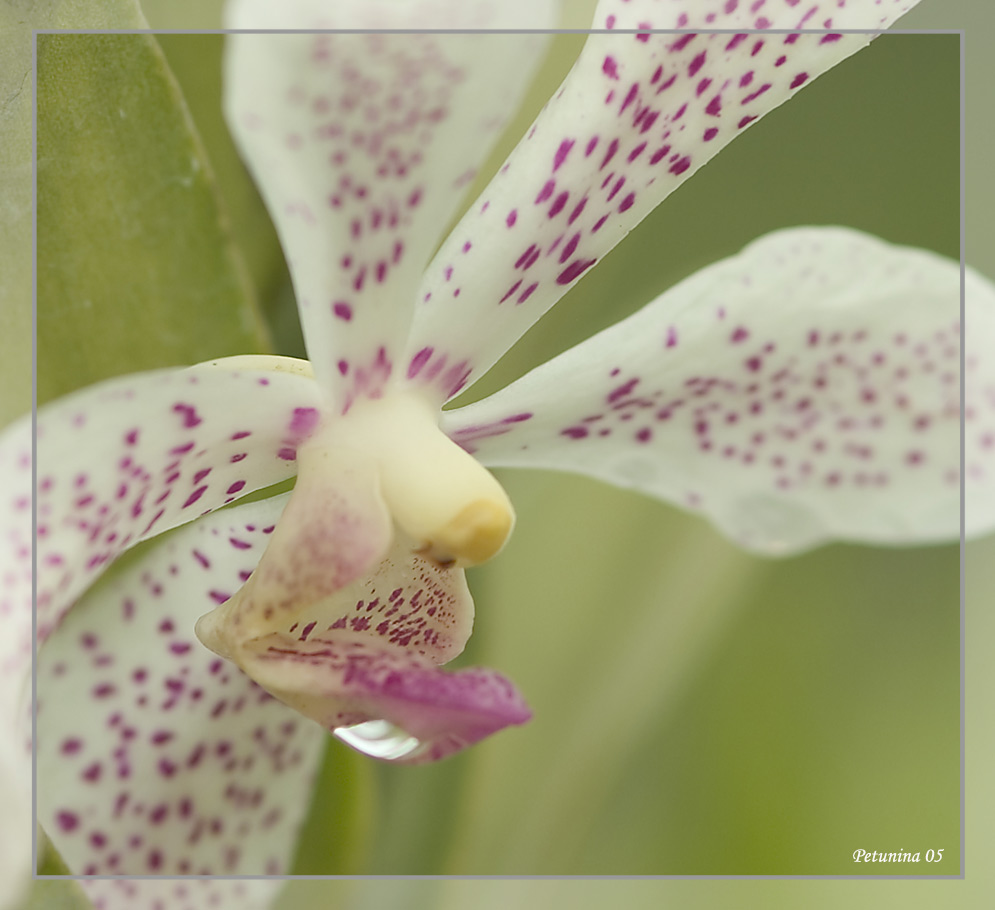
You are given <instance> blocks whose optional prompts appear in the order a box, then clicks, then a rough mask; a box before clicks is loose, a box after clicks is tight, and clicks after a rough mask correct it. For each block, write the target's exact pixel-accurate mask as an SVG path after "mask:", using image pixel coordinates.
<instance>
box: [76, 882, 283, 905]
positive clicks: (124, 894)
mask: <svg viewBox="0 0 995 910" xmlns="http://www.w3.org/2000/svg"><path fill="white" fill-rule="evenodd" d="M283 884H284V883H283V882H282V881H280V880H279V879H270V880H266V879H263V880H258V879H257V880H246V879H242V880H235V881H232V880H231V879H170V880H166V881H157V880H156V879H147V878H146V879H89V880H84V881H81V882H80V883H79V885H80V887H81V888H82V889H83V891H84V892H85V893H86V895H87V897H89V898H90V900H91V901H92V902H93V906H94V907H95V908H96V910H205V908H208V910H266V908H268V907H271V906H272V905H273V903H274V900H275V898H276V895H277V893H278V892H279V890H280V889H281V888H282V887H283Z"/></svg>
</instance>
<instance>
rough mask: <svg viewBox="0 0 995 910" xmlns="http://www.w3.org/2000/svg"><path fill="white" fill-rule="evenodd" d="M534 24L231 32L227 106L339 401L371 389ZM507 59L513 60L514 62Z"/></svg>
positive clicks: (294, 6) (316, 16) (353, 17)
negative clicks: (525, 30)
mask: <svg viewBox="0 0 995 910" xmlns="http://www.w3.org/2000/svg"><path fill="white" fill-rule="evenodd" d="M554 11H555V4H554V3H552V2H551V0H538V2H536V0H514V2H506V3H501V4H496V3H490V2H482V0H472V2H465V0H464V2H456V0H447V2H443V3H438V2H427V0H419V2H410V3H405V4H397V3H393V4H385V3H368V2H363V3H358V2H352V3H317V2H314V0H309V2H300V0H298V2H293V3H280V4H273V3H268V2H261V0H253V2H241V3H236V4H233V6H232V7H231V9H230V13H229V18H228V24H229V26H230V27H232V28H247V27H251V28H287V27H293V28H308V29H341V28H359V29H371V28H388V27H389V28H417V29H425V28H432V27H440V28H445V29H457V30H458V29H461V28H501V27H508V26H514V25H516V24H518V25H521V24H522V21H523V20H527V21H528V24H529V25H530V26H531V27H539V28H542V27H544V26H545V27H548V26H551V25H553V24H555V19H554ZM545 43H546V36H543V35H480V34H469V35H468V34H449V35H432V34H411V33H409V34H383V33H379V34H377V33H367V34H329V33H327V32H326V33H322V34H312V35H273V34H268V35H260V34H256V35H233V36H231V37H230V39H229V44H228V54H227V58H226V101H225V105H226V114H227V118H228V122H229V124H230V126H231V129H232V132H233V134H234V135H235V137H236V140H237V141H238V143H239V145H240V147H241V149H242V153H243V155H244V156H245V158H246V160H247V162H248V164H249V166H250V168H251V169H252V171H253V173H254V175H255V177H256V180H257V182H258V183H259V185H260V187H261V189H262V192H263V195H264V197H265V199H266V202H267V205H268V207H269V210H270V212H271V214H272V217H273V219H274V222H275V224H276V227H277V230H278V231H279V233H280V236H281V238H282V242H283V245H284V249H285V251H286V255H287V259H288V263H289V266H290V271H291V274H292V276H293V279H294V285H295V289H296V292H297V299H298V307H299V310H300V315H301V322H302V324H303V327H304V333H305V338H306V341H307V346H308V353H309V356H310V358H311V360H312V361H313V362H314V364H315V371H316V374H317V376H318V379H319V381H320V382H321V384H322V386H323V387H324V388H325V389H326V390H327V391H328V393H329V394H330V395H331V396H332V397H333V398H334V399H335V400H336V402H337V404H338V406H339V407H340V408H341V410H346V409H348V407H349V404H350V403H351V402H352V401H353V400H354V399H355V398H357V397H361V396H376V395H377V394H378V392H379V390H380V389H381V388H382V387H383V385H384V383H385V382H386V380H387V378H388V377H389V376H390V374H391V371H392V369H393V366H394V361H395V359H396V358H397V357H398V356H399V347H400V346H401V345H403V341H404V338H405V336H406V333H407V329H408V324H409V322H410V316H411V310H412V306H413V304H414V299H415V292H416V290H417V286H418V281H419V278H420V276H421V273H422V270H423V269H424V267H425V263H426V262H427V261H428V258H429V256H430V255H431V253H432V251H433V250H434V248H435V246H436V245H437V243H438V242H439V240H440V238H441V234H442V231H443V228H444V227H445V225H446V223H447V221H448V219H449V218H450V217H451V216H452V214H453V211H454V208H455V206H456V204H457V203H458V202H459V200H460V198H461V197H462V196H463V194H464V192H465V190H466V187H467V185H468V184H469V182H470V181H471V180H472V178H473V176H474V175H475V173H476V169H477V167H478V166H479V165H480V163H481V161H482V160H483V158H484V156H485V155H486V154H487V152H488V151H489V150H490V148H491V146H492V144H493V143H494V141H495V140H496V138H497V137H498V135H499V134H500V130H501V127H502V126H503V124H504V123H505V121H506V120H507V118H508V117H509V115H510V114H512V113H513V112H514V110H515V108H516V107H517V104H518V102H519V100H520V98H521V96H522V94H523V92H524V89H525V87H526V85H527V84H528V81H529V79H530V77H531V75H532V73H533V71H534V69H535V67H536V66H537V64H538V62H539V58H540V56H541V53H542V51H543V48H544V47H545ZM509 59H512V60H514V64H513V65H511V66H509V64H508V61H509Z"/></svg>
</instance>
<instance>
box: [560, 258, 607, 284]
mask: <svg viewBox="0 0 995 910" xmlns="http://www.w3.org/2000/svg"><path fill="white" fill-rule="evenodd" d="M597 261H598V260H597V259H575V260H574V261H573V262H571V263H570V265H568V266H567V267H566V268H565V269H564V270H563V271H562V272H560V274H559V275H557V276H556V283H557V284H570V282H571V281H574V280H575V279H577V278H579V277H580V275H581V274H582V273H583V272H585V271H586V270H587V269H589V268H590V267H591V266H592V265H594V263H595V262H597Z"/></svg>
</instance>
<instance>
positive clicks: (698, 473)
mask: <svg viewBox="0 0 995 910" xmlns="http://www.w3.org/2000/svg"><path fill="white" fill-rule="evenodd" d="M959 278H960V276H959V269H958V266H957V263H954V262H950V261H949V260H945V259H942V258H941V257H938V256H936V255H934V254H932V253H927V252H924V251H921V250H913V249H908V248H901V247H893V246H890V245H888V244H885V243H883V242H882V241H880V240H876V239H874V238H871V237H869V236H867V235H864V234H861V233H859V232H856V231H851V230H847V229H843V228H798V229H793V230H786V231H781V232H777V233H774V234H770V235H768V236H766V237H764V238H761V239H760V240H758V241H756V242H755V243H753V244H751V245H750V246H748V247H747V248H746V249H745V250H744V251H743V252H742V253H740V254H739V255H738V256H735V257H732V258H730V259H727V260H724V261H722V262H719V263H717V264H715V265H713V266H710V267H708V268H706V269H703V270H702V271H700V272H698V273H697V274H695V275H693V276H692V277H690V278H688V279H687V280H686V281H684V282H682V283H681V284H679V285H677V286H676V287H674V288H673V289H671V290H670V291H667V292H666V293H665V294H663V295H662V296H661V297H659V298H658V299H657V300H656V301H654V302H653V303H652V304H650V305H649V306H647V307H646V308H644V309H643V310H642V311H640V312H639V313H637V314H635V315H634V316H632V317H630V318H629V319H627V320H624V321H623V322H621V323H619V324H618V325H616V326H613V327H612V328H610V329H608V330H606V331H604V332H602V333H600V334H598V335H596V336H594V337H593V338H591V339H590V340H588V341H587V342H584V343H583V344H581V345H578V346H577V347H575V348H573V349H572V350H570V351H568V352H566V353H564V354H563V355H561V356H560V357H557V358H555V359H554V360H552V361H550V362H549V363H548V364H545V365H543V366H541V367H539V368H537V369H536V370H534V371H532V372H531V373H529V374H528V375H527V376H525V377H524V378H523V379H521V380H520V381H519V382H517V383H514V384H512V385H511V386H509V387H508V388H507V389H505V390H503V391H502V392H499V393H497V394H496V395H493V396H491V397H490V398H488V399H485V400H484V401H482V402H479V403H477V404H475V405H471V406H469V407H466V408H463V409H460V410H457V411H454V412H450V413H448V414H447V415H446V418H445V421H444V429H445V430H446V431H447V432H448V433H449V434H450V435H451V436H452V438H453V439H454V440H456V441H457V442H460V443H461V444H462V445H464V446H465V447H467V448H468V449H470V450H471V451H473V452H475V454H476V455H477V457H478V458H479V459H480V460H481V461H482V462H484V463H485V464H488V465H495V466H496V465H502V466H523V467H526V466H527V467H545V468H556V469H562V470H571V471H578V472H581V473H585V474H589V475H592V476H594V477H599V478H601V479H603V480H607V481H609V482H611V483H615V484H618V485H619V486H624V487H632V488H635V489H637V490H640V491H642V492H644V493H649V494H651V495H654V496H658V497H660V498H662V499H666V500H668V501H670V502H673V503H676V504H678V505H680V506H682V507H684V508H687V509H691V510H694V511H698V512H701V513H703V514H705V515H706V516H708V517H709V518H710V519H711V520H712V521H713V522H715V523H716V524H717V525H718V526H719V528H721V529H722V530H723V531H724V532H725V533H726V534H728V535H729V536H730V537H732V538H733V539H734V540H736V541H738V542H739V543H741V544H742V545H744V546H746V547H749V548H751V549H756V550H760V551H765V552H771V553H785V552H791V551H795V550H799V549H802V548H805V547H810V546H813V545H815V544H818V543H821V542H823V541H825V540H828V539H831V538H838V539H851V540H862V541H868V542H876V543H915V542H926V541H934V540H941V539H952V538H955V537H956V536H957V534H958V528H959V512H960V508H959V504H960V496H959V484H960V474H959V410H960V399H959V380H960V310H959V297H960V295H959V287H960V282H959ZM967 294H968V301H969V310H968V325H969V326H970V333H971V335H972V337H973V336H976V337H977V338H978V339H979V342H978V343H979V344H980V343H981V342H980V340H981V339H989V341H988V344H989V346H990V344H991V339H992V338H995V289H993V287H992V285H991V284H990V283H989V282H987V281H986V280H984V279H982V278H980V277H978V276H976V275H974V274H973V273H971V272H969V273H968V286H967ZM985 349H987V348H985ZM967 370H968V372H967V387H968V400H967V402H966V414H967V427H968V430H967V451H966V454H967V477H966V483H967V498H968V501H969V502H970V503H971V504H972V509H971V510H970V511H969V518H970V521H969V525H968V533H978V532H980V531H983V530H986V529H990V528H992V527H993V526H995V473H993V470H995V465H993V457H992V456H993V454H995V376H993V372H992V367H991V364H990V363H986V362H985V358H984V357H983V356H982V355H981V348H979V349H978V355H977V356H973V357H969V358H968V361H967Z"/></svg>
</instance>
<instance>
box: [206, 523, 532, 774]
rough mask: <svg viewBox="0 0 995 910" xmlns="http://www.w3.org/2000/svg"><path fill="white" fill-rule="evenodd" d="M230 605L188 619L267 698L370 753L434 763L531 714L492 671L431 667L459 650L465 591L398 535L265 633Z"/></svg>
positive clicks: (464, 634)
mask: <svg viewBox="0 0 995 910" xmlns="http://www.w3.org/2000/svg"><path fill="white" fill-rule="evenodd" d="M283 526H284V525H281V526H280V527H281V528H282V527H283ZM277 533H279V532H277ZM250 586H251V582H250ZM248 589H249V588H248V587H247V589H246V590H248ZM240 611H241V612H243V613H244V610H242V608H241V605H236V606H235V608H234V611H232V610H230V609H229V605H227V604H225V605H222V606H220V607H218V608H217V609H216V610H215V611H214V612H213V613H212V614H209V615H208V616H205V617H204V618H203V619H202V620H201V622H200V623H198V626H197V632H198V635H200V636H201V638H202V639H203V640H205V641H208V642H209V643H211V646H212V647H215V644H217V646H218V650H219V652H222V653H226V654H227V656H229V657H230V658H231V660H233V661H234V662H235V663H237V664H238V665H239V666H240V667H242V669H243V670H245V672H246V673H247V674H248V675H249V676H251V677H252V678H253V679H255V680H256V681H257V682H258V683H259V684H260V685H261V686H263V687H264V688H265V689H267V690H268V691H269V692H271V693H272V694H273V695H275V696H276V697H277V698H279V699H281V700H282V701H284V702H285V703H286V704H288V705H290V706H291V707H293V708H295V709H296V710H298V711H300V712H301V713H302V714H304V715H305V716H306V717H310V718H311V719H313V720H315V721H317V722H318V723H319V724H321V725H322V726H323V727H325V728H326V729H328V730H329V731H333V732H337V733H338V734H339V735H340V737H341V738H342V739H343V740H344V741H345V742H347V743H349V744H350V745H352V746H354V747H356V748H358V749H360V750H361V751H363V752H365V753H367V754H370V755H373V756H375V757H378V758H385V759H388V760H392V761H397V762H402V763H408V764H413V763H420V762H426V761H435V760H437V759H440V758H443V757H445V756H447V755H450V754H452V753H453V752H456V751H458V750H460V749H462V748H465V747H466V746H468V745H471V744H472V743H474V742H476V741H478V740H480V739H482V738H483V737H485V736H487V735H489V734H491V733H494V732H497V731H498V730H500V729H502V728H504V727H506V726H508V725H509V724H520V723H524V722H525V721H526V720H528V718H529V717H530V716H531V713H530V712H529V710H528V708H527V707H526V706H525V704H524V702H523V700H522V698H521V696H520V695H519V694H518V692H517V691H516V690H515V688H514V686H513V685H512V684H511V683H510V682H508V681H507V680H505V679H504V678H503V677H501V676H500V675H498V674H497V673H495V672H494V671H492V670H486V669H466V670H459V671H456V672H453V673H446V672H443V671H441V670H438V669H437V668H436V667H437V665H438V664H442V663H445V662H446V661H448V660H450V659H452V658H453V657H455V656H456V655H458V654H459V653H460V652H461V651H462V650H463V646H464V644H465V643H466V640H467V638H469V636H470V631H471V628H472V625H473V600H472V598H471V596H470V592H469V590H468V589H467V586H466V580H465V578H464V573H463V570H462V569H455V568H443V567H441V566H439V565H437V564H435V563H433V562H432V561H430V560H428V559H424V558H422V557H421V556H419V555H418V554H416V553H412V551H411V541H410V540H406V539H404V538H403V536H400V535H399V537H398V539H396V540H395V541H394V544H393V546H392V548H391V551H390V552H389V553H388V554H387V555H386V557H385V558H384V559H383V560H382V561H381V562H380V563H379V564H378V566H377V567H376V568H375V569H374V571H372V572H371V573H369V574H368V575H367V576H365V577H363V578H360V579H357V580H355V581H353V582H352V583H351V584H349V585H346V586H344V587H342V588H341V589H340V590H338V591H336V592H335V593H334V594H332V595H330V596H327V597H324V598H321V599H316V600H315V601H314V602H313V603H311V604H310V605H309V606H307V607H304V608H302V609H300V610H298V611H296V612H295V613H294V614H293V615H290V616H288V617H287V618H285V619H284V620H283V621H282V623H281V622H280V615H281V614H279V613H276V611H274V615H273V618H272V622H271V624H270V626H271V628H272V629H273V631H270V632H268V633H267V631H266V630H262V631H260V630H259V629H258V628H257V627H256V624H254V623H253V622H252V617H251V615H250V616H249V617H248V620H247V621H245V619H246V618H245V617H244V616H240ZM239 619H241V620H243V621H239ZM356 725H363V729H360V728H358V727H357V726H356ZM343 727H347V728H352V729H351V730H345V731H341V730H340V729H339V728H343ZM373 728H376V730H377V731H382V730H384V729H386V731H387V733H386V734H384V733H383V732H376V733H375V734H371V729H373Z"/></svg>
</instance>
